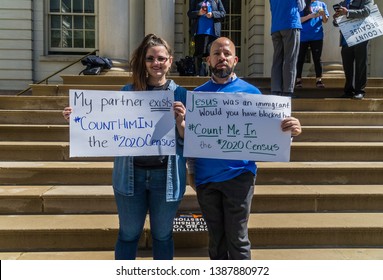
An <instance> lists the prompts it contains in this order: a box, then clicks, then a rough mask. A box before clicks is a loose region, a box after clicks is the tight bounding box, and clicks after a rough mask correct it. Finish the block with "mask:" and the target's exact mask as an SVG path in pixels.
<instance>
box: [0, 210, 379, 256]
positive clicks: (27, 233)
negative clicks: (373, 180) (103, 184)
mask: <svg viewBox="0 0 383 280" xmlns="http://www.w3.org/2000/svg"><path fill="white" fill-rule="evenodd" d="M117 231H118V219H117V215H111V214H105V215H21V216H15V215H12V216H6V215H2V216H0V235H1V237H2V238H1V239H0V248H1V251H2V252H15V251H25V252H28V251H29V252H30V251H61V250H65V251H73V250H84V251H86V250H96V251H99V250H113V248H114V244H115V240H116V237H117ZM382 234H383V214H382V213H296V214H294V215H292V214H283V213H282V214H279V213H278V214H269V213H268V214H250V217H249V237H250V240H251V242H252V247H253V248H275V247H278V248H280V249H281V248H284V247H290V248H291V247H295V248H312V247H334V246H336V247H376V248H382V247H383V239H382V238H381V236H382ZM174 242H175V247H176V248H177V249H178V248H190V247H192V248H206V247H207V243H208V236H207V232H206V231H203V232H179V231H175V232H174ZM139 247H140V248H151V235H150V228H149V222H148V220H147V221H146V222H145V226H144V232H143V234H142V236H141V240H140V243H139Z"/></svg>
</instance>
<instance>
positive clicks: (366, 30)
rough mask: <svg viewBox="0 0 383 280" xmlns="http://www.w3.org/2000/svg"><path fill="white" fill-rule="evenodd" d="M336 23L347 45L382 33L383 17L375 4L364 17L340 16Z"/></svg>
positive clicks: (355, 43)
mask: <svg viewBox="0 0 383 280" xmlns="http://www.w3.org/2000/svg"><path fill="white" fill-rule="evenodd" d="M337 23H338V25H339V28H340V30H341V32H342V34H343V36H344V38H345V39H346V42H347V45H348V46H349V47H351V46H354V45H357V44H359V43H362V42H365V41H367V40H371V39H374V38H376V37H379V36H381V35H383V18H382V15H381V14H380V12H379V9H378V6H377V5H374V6H373V8H372V9H371V13H370V15H369V16H368V17H366V18H354V19H351V18H347V17H346V16H341V17H338V18H337Z"/></svg>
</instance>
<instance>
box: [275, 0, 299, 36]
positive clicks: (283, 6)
mask: <svg viewBox="0 0 383 280" xmlns="http://www.w3.org/2000/svg"><path fill="white" fill-rule="evenodd" d="M270 10H271V34H272V33H274V32H277V31H281V30H286V29H301V28H302V24H301V17H300V16H299V11H298V3H297V0H270Z"/></svg>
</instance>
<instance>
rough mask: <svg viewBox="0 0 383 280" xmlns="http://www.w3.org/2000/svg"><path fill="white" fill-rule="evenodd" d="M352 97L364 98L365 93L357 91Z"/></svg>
mask: <svg viewBox="0 0 383 280" xmlns="http://www.w3.org/2000/svg"><path fill="white" fill-rule="evenodd" d="M352 98H353V99H357V100H362V99H363V98H364V94H363V93H356V94H354V96H353V97H352Z"/></svg>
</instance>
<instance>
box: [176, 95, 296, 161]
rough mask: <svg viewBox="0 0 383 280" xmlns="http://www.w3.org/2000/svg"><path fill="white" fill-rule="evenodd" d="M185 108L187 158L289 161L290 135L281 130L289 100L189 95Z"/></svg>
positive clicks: (277, 97) (289, 113)
mask: <svg viewBox="0 0 383 280" xmlns="http://www.w3.org/2000/svg"><path fill="white" fill-rule="evenodd" d="M186 104H187V112H186V128H185V140H184V155H185V156H186V157H196V158H216V159H234V160H255V161H283V162H285V161H289V160H290V146H291V133H290V132H283V131H282V129H281V121H282V120H283V119H285V118H286V117H288V116H290V115H291V98H290V97H280V96H272V95H261V94H245V93H238V94H232V93H231V94H230V93H216V92H208V93H207V92H188V96H187V103H186Z"/></svg>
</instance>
